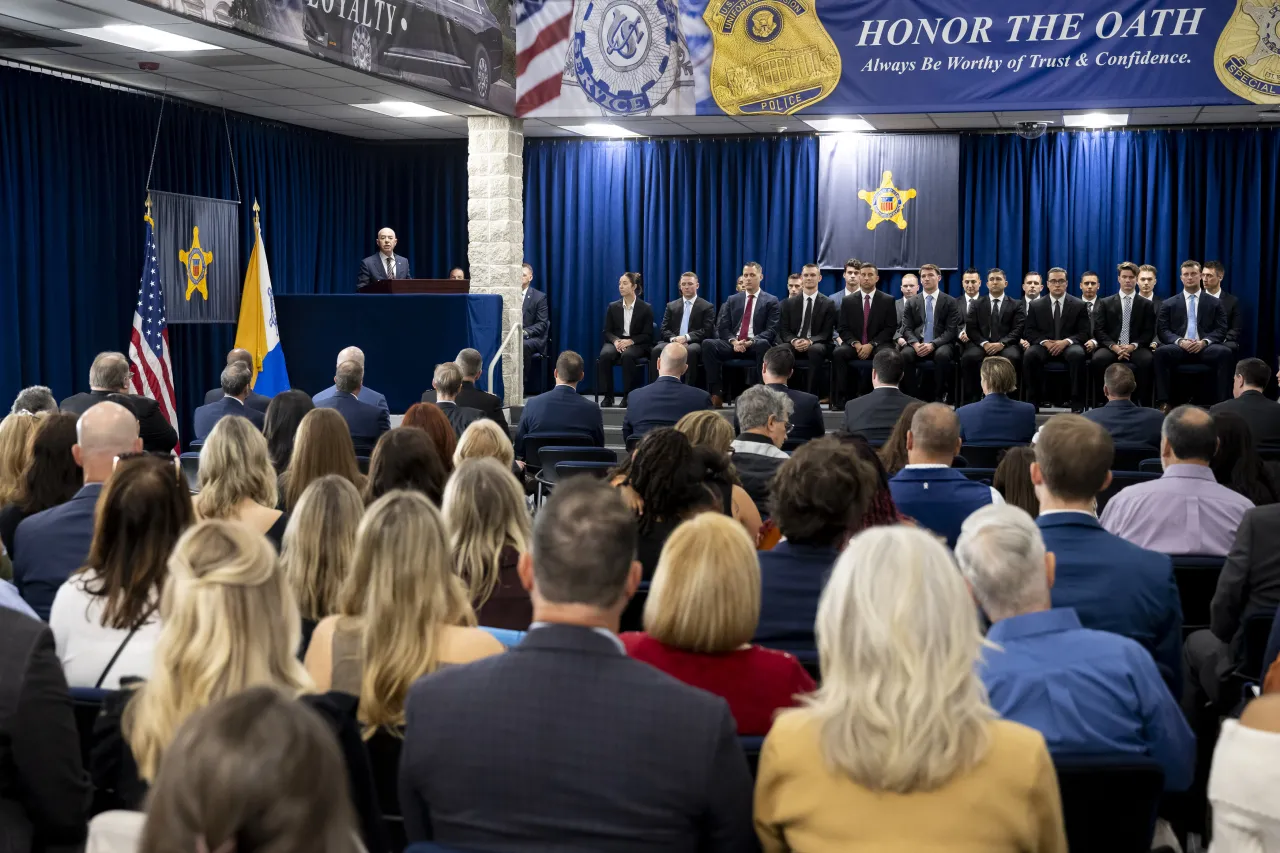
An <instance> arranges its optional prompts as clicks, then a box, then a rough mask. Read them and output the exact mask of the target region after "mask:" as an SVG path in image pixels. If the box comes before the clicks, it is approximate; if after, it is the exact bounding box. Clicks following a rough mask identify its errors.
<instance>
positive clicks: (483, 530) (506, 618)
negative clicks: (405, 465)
mask: <svg viewBox="0 0 1280 853" xmlns="http://www.w3.org/2000/svg"><path fill="white" fill-rule="evenodd" d="M676 346H678V344H677V345H676ZM490 423H492V421H491V422H490ZM443 509H444V520H445V525H446V526H447V527H448V529H449V537H450V545H451V548H452V550H453V571H454V573H455V574H457V575H458V576H459V577H461V578H462V579H463V581H464V582H465V583H466V585H467V592H468V595H469V598H470V601H471V606H472V607H473V608H475V612H476V620H477V621H478V622H479V623H480V624H481V625H484V626H486V627H490V628H510V629H513V630H516V631H524V630H527V629H528V628H529V622H530V621H531V620H532V619H533V603H532V602H531V601H530V600H529V593H528V591H526V590H525V588H524V587H522V586H521V585H520V576H519V574H518V573H517V572H516V563H517V561H519V559H520V554H521V553H523V552H524V551H528V550H529V539H530V537H532V536H533V531H532V526H531V524H530V522H529V510H528V509H527V508H526V507H525V502H524V487H523V486H521V485H520V481H519V480H517V479H516V478H515V477H514V476H513V475H512V473H511V467H510V465H506V466H504V465H503V464H502V463H500V462H498V461H497V460H494V459H474V460H472V461H470V462H467V463H466V464H463V465H459V466H458V470H457V471H455V472H454V473H453V476H452V477H450V478H449V483H448V485H446V486H445V488H444V506H443Z"/></svg>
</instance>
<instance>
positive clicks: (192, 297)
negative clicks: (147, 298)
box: [151, 190, 240, 326]
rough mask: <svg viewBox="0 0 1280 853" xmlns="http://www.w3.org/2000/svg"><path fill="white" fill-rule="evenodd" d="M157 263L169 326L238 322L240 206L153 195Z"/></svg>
mask: <svg viewBox="0 0 1280 853" xmlns="http://www.w3.org/2000/svg"><path fill="white" fill-rule="evenodd" d="M151 201H152V208H151V217H152V219H154V220H155V223H156V225H155V228H156V255H157V257H156V264H157V266H158V267H159V269H160V283H161V284H162V285H163V286H164V307H165V311H166V313H167V314H168V315H169V316H168V317H167V318H166V320H167V322H168V323H169V325H171V326H172V325H174V324H175V323H234V322H236V319H237V318H238V317H239V315H240V218H239V217H240V205H239V204H238V203H237V202H234V201H224V200H222V199H220V198H204V197H202V196H195V195H179V194H177V193H162V192H157V191H156V190H152V191H151Z"/></svg>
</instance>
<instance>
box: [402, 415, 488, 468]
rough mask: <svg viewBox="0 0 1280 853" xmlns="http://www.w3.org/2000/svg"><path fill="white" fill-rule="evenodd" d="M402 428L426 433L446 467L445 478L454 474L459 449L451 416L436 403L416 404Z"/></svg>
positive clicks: (405, 416)
mask: <svg viewBox="0 0 1280 853" xmlns="http://www.w3.org/2000/svg"><path fill="white" fill-rule="evenodd" d="M474 420H479V418H475V419H474ZM400 426H402V427H414V428H416V429H420V430H422V431H423V432H425V433H426V434H427V437H428V438H430V439H431V443H432V444H433V445H434V446H435V448H436V456H437V457H438V458H439V459H440V464H441V465H443V466H444V473H445V476H448V475H449V474H451V473H453V454H454V453H455V452H457V449H458V434H457V433H456V432H454V429H453V424H451V423H450V422H449V416H448V415H446V414H445V413H444V410H443V409H441V408H440V407H439V406H437V405H436V404H435V403H414V404H413V405H412V406H410V407H409V411H407V412H405V413H404V420H402V421H401V422H400Z"/></svg>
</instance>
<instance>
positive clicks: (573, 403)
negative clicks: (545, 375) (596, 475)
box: [515, 385, 604, 459]
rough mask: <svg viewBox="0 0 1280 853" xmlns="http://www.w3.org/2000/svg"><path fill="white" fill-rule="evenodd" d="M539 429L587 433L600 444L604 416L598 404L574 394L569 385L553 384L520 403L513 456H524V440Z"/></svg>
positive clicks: (602, 437) (574, 390) (576, 393)
mask: <svg viewBox="0 0 1280 853" xmlns="http://www.w3.org/2000/svg"><path fill="white" fill-rule="evenodd" d="M539 432H571V433H581V434H582V435H585V436H589V437H590V438H591V439H592V441H593V442H594V443H595V446H596V447H604V416H603V415H602V413H601V412H600V407H599V406H597V405H596V404H595V403H593V402H592V401H591V400H588V399H587V398H586V397H583V396H581V395H580V394H578V389H577V388H574V387H573V386H572V385H557V386H556V387H554V388H552V389H551V390H550V391H548V392H546V393H545V394H539V395H538V396H536V397H533V398H532V399H530V400H528V401H527V402H526V403H525V404H524V412H522V413H521V415H520V426H519V428H518V429H517V430H516V440H515V448H516V456H518V457H520V458H521V459H523V458H524V440H525V438H526V437H527V436H529V435H532V434H534V433H539Z"/></svg>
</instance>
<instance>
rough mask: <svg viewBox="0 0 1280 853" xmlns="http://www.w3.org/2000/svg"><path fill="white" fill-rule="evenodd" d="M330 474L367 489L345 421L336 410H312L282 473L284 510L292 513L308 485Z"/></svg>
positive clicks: (302, 425) (305, 418) (299, 426)
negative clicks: (287, 465)
mask: <svg viewBox="0 0 1280 853" xmlns="http://www.w3.org/2000/svg"><path fill="white" fill-rule="evenodd" d="M328 474H337V475H338V476H339V477H342V478H343V479H344V480H347V481H348V482H350V483H351V485H353V486H355V487H356V489H357V490H359V489H363V488H364V484H365V476H364V474H361V473H360V465H359V464H358V463H357V462H356V451H355V446H354V445H352V443H351V433H349V432H347V424H346V422H345V421H343V420H342V416H341V415H339V414H338V413H337V412H335V411H334V410H333V409H312V410H311V411H310V412H307V414H306V415H305V416H304V417H303V418H302V423H300V424H299V425H298V436H297V438H296V439H295V441H294V445H293V452H292V453H291V454H290V456H289V467H288V468H286V469H285V472H284V473H283V474H281V475H280V491H281V492H282V493H283V495H284V506H283V507H282V509H285V510H287V511H289V512H293V509H294V507H296V506H297V504H298V500H299V499H300V498H301V497H302V493H303V492H304V491H306V489H307V486H309V485H311V484H312V483H313V482H315V481H316V480H318V479H320V478H321V477H324V476H326V475H328Z"/></svg>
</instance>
